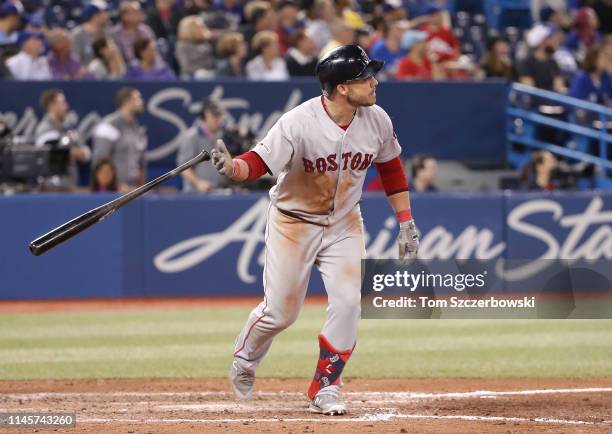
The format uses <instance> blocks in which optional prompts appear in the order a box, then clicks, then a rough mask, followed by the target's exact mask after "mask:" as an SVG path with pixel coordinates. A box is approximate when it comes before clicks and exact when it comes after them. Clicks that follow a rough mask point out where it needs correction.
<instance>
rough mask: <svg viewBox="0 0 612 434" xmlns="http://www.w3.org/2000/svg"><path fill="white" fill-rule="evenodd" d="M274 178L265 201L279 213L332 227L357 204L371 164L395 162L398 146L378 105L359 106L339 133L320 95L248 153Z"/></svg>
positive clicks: (291, 113) (282, 121)
mask: <svg viewBox="0 0 612 434" xmlns="http://www.w3.org/2000/svg"><path fill="white" fill-rule="evenodd" d="M252 150H253V151H254V152H256V153H257V154H258V155H259V156H260V157H261V158H262V160H263V161H264V162H265V163H266V165H267V166H268V168H269V169H270V171H271V172H272V174H273V175H275V176H278V181H277V183H276V185H275V186H274V187H273V188H272V189H271V190H270V199H271V201H272V204H274V205H275V206H276V207H277V208H279V209H280V210H281V211H286V212H289V213H293V214H294V215H296V216H298V217H300V218H301V219H304V220H306V221H309V222H312V223H315V224H319V225H324V226H328V225H332V224H333V223H334V222H337V221H338V220H339V219H341V218H342V217H344V216H345V215H346V214H347V213H348V212H349V211H350V210H351V209H353V208H354V207H355V205H357V203H358V202H359V200H360V199H361V192H362V188H363V182H364V179H365V175H366V171H367V169H368V167H370V165H371V164H372V163H384V162H387V161H389V160H392V159H393V158H395V157H397V156H399V155H400V153H401V147H400V145H399V143H398V142H397V137H396V135H395V133H394V131H393V125H392V123H391V119H390V118H389V116H388V115H387V113H386V112H385V111H384V110H383V109H382V108H381V107H379V106H377V105H373V106H370V107H359V108H358V109H357V112H356V114H355V117H354V118H353V120H352V122H351V123H350V125H349V127H348V128H347V129H346V130H344V129H343V128H341V127H340V126H338V125H337V124H336V122H335V121H334V120H333V119H332V118H331V117H330V116H329V114H328V113H327V111H326V109H325V107H324V105H323V99H322V97H321V96H318V97H315V98H312V99H310V100H308V101H306V102H304V103H302V104H300V105H299V106H297V107H295V108H294V109H292V110H290V111H289V112H287V113H285V114H284V115H283V116H281V118H280V119H279V120H278V122H276V124H275V125H274V126H273V127H272V128H271V129H270V131H269V132H268V134H267V135H266V136H265V138H264V139H263V140H262V141H261V142H260V143H259V144H257V145H256V146H255V147H254V148H253V149H252Z"/></svg>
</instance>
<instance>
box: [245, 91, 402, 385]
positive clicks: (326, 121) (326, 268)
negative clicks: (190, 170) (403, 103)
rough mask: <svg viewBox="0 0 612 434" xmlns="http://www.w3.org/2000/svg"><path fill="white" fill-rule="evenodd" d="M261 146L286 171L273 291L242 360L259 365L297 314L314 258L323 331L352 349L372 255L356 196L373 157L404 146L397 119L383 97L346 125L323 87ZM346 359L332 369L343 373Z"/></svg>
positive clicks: (252, 319) (272, 227)
mask: <svg viewBox="0 0 612 434" xmlns="http://www.w3.org/2000/svg"><path fill="white" fill-rule="evenodd" d="M253 151H255V152H256V153H257V154H258V155H259V156H260V157H261V158H262V159H263V161H264V162H265V163H266V165H267V166H268V169H270V171H271V172H272V174H273V175H277V176H278V181H277V183H276V185H275V186H274V187H273V188H272V189H271V190H270V198H271V202H272V205H273V206H270V209H269V211H268V221H267V225H266V234H265V243H266V249H265V260H264V278H263V283H264V294H265V296H264V300H263V301H262V302H261V303H260V304H259V305H258V306H257V307H256V308H255V309H254V310H253V311H252V312H251V315H250V316H249V318H248V320H247V322H246V323H245V325H244V327H243V328H242V331H241V332H240V335H239V336H238V339H236V343H235V349H234V358H235V364H236V366H237V367H238V368H239V369H240V370H242V371H245V372H254V371H255V369H256V368H257V367H258V366H259V364H260V363H261V361H262V360H263V358H264V356H265V355H266V353H267V352H268V349H269V348H270V345H271V344H272V340H273V338H274V336H276V334H278V333H279V332H280V331H282V330H284V329H285V328H287V327H289V325H290V324H292V323H293V322H294V321H295V320H296V318H297V316H298V313H299V311H300V309H301V307H302V304H303V302H304V297H305V296H306V292H307V289H308V282H309V279H310V272H311V270H312V268H313V267H317V268H318V269H319V271H320V273H321V277H322V278H323V282H324V284H325V289H326V291H327V296H328V306H327V309H326V312H327V319H326V321H325V323H324V324H323V328H322V331H321V336H322V337H323V338H325V340H326V342H328V343H329V345H331V346H332V347H333V349H334V350H333V351H334V352H335V353H337V352H338V351H341V352H343V354H345V357H348V356H346V354H350V352H352V349H353V348H354V346H355V342H356V339H357V328H358V327H357V326H358V322H359V317H360V306H361V305H360V299H361V292H360V283H361V259H362V258H363V257H365V243H364V230H363V220H362V218H361V211H360V208H359V205H358V203H359V200H360V198H361V190H362V187H363V181H364V179H365V174H366V170H367V169H368V167H369V166H370V165H371V164H372V163H384V162H386V161H389V160H392V159H394V158H396V157H397V156H398V155H399V154H400V151H401V148H400V146H399V144H398V143H397V139H396V137H395V134H394V133H393V126H392V125H391V120H390V119H389V116H387V114H386V113H385V111H384V110H383V109H382V108H380V107H378V106H377V105H374V106H371V107H359V108H358V109H357V112H356V114H355V117H354V118H353V120H352V122H351V123H350V125H349V126H348V128H347V129H346V130H345V129H343V128H341V127H340V126H338V125H337V124H336V123H335V122H334V120H333V119H332V118H331V117H330V116H329V115H328V114H327V112H326V110H325V107H324V106H323V100H322V98H321V97H317V98H313V99H311V100H308V101H306V102H304V103H303V104H301V105H299V106H298V107H296V108H294V109H293V110H291V111H289V112H287V113H285V114H284V115H283V116H282V117H281V118H280V119H279V120H278V122H277V123H276V124H275V125H274V126H273V127H272V129H270V131H269V132H268V134H267V135H266V137H265V138H264V139H263V140H262V141H261V143H259V144H257V145H256V146H255V147H254V148H253ZM313 223H314V224H313ZM328 350H329V349H328ZM329 354H331V353H329ZM329 354H328V356H329V357H332V358H335V356H334V355H329ZM336 355H337V354H336ZM338 357H339V356H338ZM330 360H331V359H330ZM335 360H336V362H337V360H338V358H335ZM343 360H346V359H343ZM336 362H334V363H336ZM343 363H344V362H343ZM342 366H343V365H342ZM342 366H341V367H340V368H338V369H340V371H334V372H338V375H340V373H341V369H342ZM334 369H335V368H334ZM335 381H338V380H335ZM312 384H313V385H311V388H313V387H314V386H317V385H318V380H316V379H315V380H313V383H312ZM334 384H336V383H334ZM313 390H315V391H316V388H313ZM310 392H311V391H310V389H309V393H310ZM313 393H314V392H313Z"/></svg>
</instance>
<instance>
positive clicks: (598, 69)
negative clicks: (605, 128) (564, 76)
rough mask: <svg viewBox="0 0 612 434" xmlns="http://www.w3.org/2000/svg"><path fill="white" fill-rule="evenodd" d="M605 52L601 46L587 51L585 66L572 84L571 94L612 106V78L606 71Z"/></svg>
mask: <svg viewBox="0 0 612 434" xmlns="http://www.w3.org/2000/svg"><path fill="white" fill-rule="evenodd" d="M605 62H606V58H605V53H604V51H603V50H602V48H601V47H595V48H592V49H590V50H589V51H587V54H586V56H585V58H584V63H583V68H582V71H580V72H579V73H578V74H576V76H575V77H574V79H573V80H572V83H571V85H570V91H569V94H570V96H573V97H574V98H580V99H584V100H587V101H590V102H593V103H596V104H602V105H606V106H609V107H610V106H612V80H611V78H610V74H609V73H608V72H607V71H606V64H605Z"/></svg>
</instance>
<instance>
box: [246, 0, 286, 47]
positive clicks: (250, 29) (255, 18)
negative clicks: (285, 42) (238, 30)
mask: <svg viewBox="0 0 612 434" xmlns="http://www.w3.org/2000/svg"><path fill="white" fill-rule="evenodd" d="M244 13H245V16H246V19H247V20H248V22H249V24H248V25H247V26H246V29H245V30H244V31H243V32H242V33H243V35H244V40H245V41H246V42H247V44H249V45H250V44H252V42H253V37H254V36H255V35H256V34H257V33H259V32H263V31H264V30H269V31H271V32H274V31H276V26H277V23H278V17H277V16H276V12H275V11H274V9H272V7H271V6H270V4H269V3H268V2H265V1H258V0H256V1H251V2H249V3H247V5H246V7H245V8H244Z"/></svg>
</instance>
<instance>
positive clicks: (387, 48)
mask: <svg viewBox="0 0 612 434" xmlns="http://www.w3.org/2000/svg"><path fill="white" fill-rule="evenodd" d="M403 34H404V32H403V31H402V29H401V28H400V27H399V25H398V24H397V22H394V23H386V24H385V26H384V29H383V39H379V40H378V41H376V42H375V43H374V45H373V46H372V48H371V50H370V56H371V57H372V58H373V59H379V60H384V62H385V66H383V69H382V70H381V71H380V74H379V75H382V76H387V77H394V76H395V72H396V70H397V66H398V64H399V61H400V60H401V59H402V58H403V57H404V56H406V54H407V52H406V50H404V49H402V47H401V41H402V36H403Z"/></svg>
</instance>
